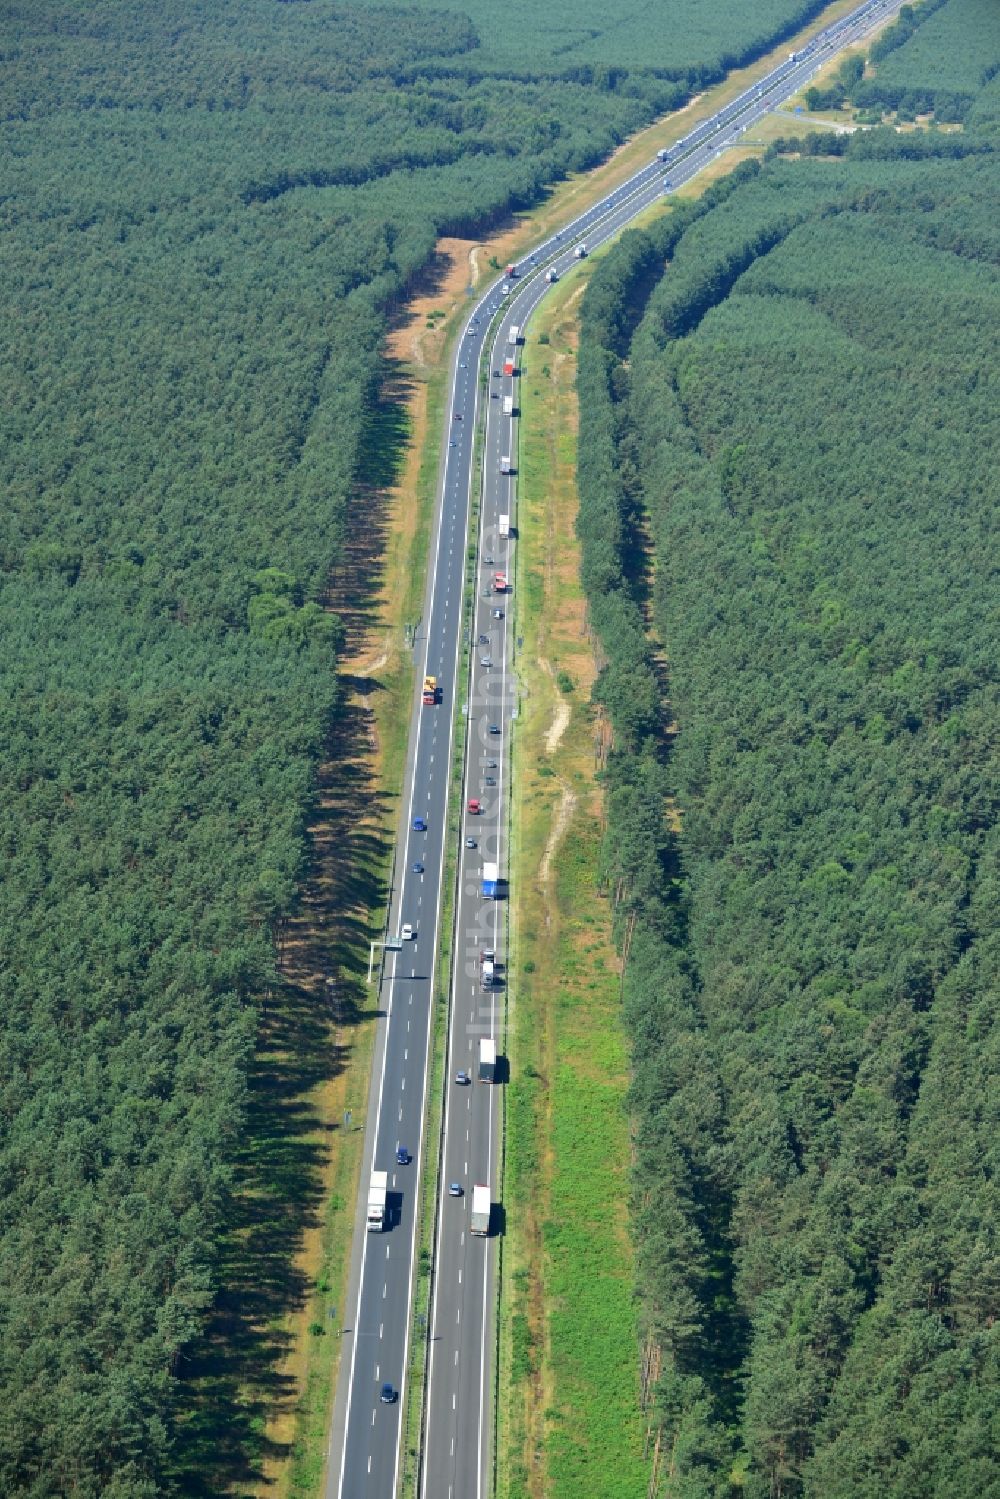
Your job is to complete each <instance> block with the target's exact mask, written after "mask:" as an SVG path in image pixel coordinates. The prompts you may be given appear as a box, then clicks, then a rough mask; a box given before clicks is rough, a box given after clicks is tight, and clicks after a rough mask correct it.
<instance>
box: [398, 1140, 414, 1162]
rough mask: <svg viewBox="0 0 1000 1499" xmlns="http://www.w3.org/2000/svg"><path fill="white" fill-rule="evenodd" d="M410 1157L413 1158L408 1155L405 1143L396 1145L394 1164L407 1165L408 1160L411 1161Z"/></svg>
mask: <svg viewBox="0 0 1000 1499" xmlns="http://www.w3.org/2000/svg"><path fill="white" fill-rule="evenodd" d="M412 1159H413V1157H412V1156H411V1155H410V1152H409V1151H408V1150H407V1148H406V1146H405V1145H397V1146H396V1165H397V1166H408V1165H409V1164H410V1162H411V1161H412Z"/></svg>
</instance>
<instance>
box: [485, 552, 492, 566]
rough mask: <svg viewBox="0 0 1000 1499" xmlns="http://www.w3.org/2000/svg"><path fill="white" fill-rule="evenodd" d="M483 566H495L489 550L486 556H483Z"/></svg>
mask: <svg viewBox="0 0 1000 1499" xmlns="http://www.w3.org/2000/svg"><path fill="white" fill-rule="evenodd" d="M483 566H484V567H492V566H493V558H492V557H491V556H490V554H489V552H487V553H486V556H485V557H484V558H483Z"/></svg>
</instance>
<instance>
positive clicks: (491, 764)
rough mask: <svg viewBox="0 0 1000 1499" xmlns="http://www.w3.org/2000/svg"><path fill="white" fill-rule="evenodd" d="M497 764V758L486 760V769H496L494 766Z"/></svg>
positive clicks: (498, 762)
mask: <svg viewBox="0 0 1000 1499" xmlns="http://www.w3.org/2000/svg"><path fill="white" fill-rule="evenodd" d="M499 764H500V761H499V760H487V762H486V769H487V770H496V768H497V766H498V765H499Z"/></svg>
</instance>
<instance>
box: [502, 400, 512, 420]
mask: <svg viewBox="0 0 1000 1499" xmlns="http://www.w3.org/2000/svg"><path fill="white" fill-rule="evenodd" d="M503 414H504V416H513V415H514V397H513V396H504V398H503Z"/></svg>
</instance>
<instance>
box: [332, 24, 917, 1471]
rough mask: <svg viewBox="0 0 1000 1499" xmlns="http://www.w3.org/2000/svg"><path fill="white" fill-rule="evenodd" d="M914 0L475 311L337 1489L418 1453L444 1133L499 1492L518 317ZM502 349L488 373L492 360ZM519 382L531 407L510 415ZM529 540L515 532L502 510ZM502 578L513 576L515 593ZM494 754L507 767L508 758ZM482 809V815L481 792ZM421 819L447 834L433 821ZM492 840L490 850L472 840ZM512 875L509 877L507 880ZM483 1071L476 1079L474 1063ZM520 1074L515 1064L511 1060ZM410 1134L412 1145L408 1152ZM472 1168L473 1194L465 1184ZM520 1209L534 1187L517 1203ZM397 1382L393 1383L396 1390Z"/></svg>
mask: <svg viewBox="0 0 1000 1499" xmlns="http://www.w3.org/2000/svg"><path fill="white" fill-rule="evenodd" d="M899 3H900V0H876V3H868V4H865V5H864V6H861V7H859V8H858V9H857V10H855V11H853V12H851V13H850V14H849V15H848V16H846V17H844V18H843V19H842V20H841V21H839V22H837V23H836V25H834V26H830V27H828V28H827V29H826V30H824V31H822V32H819V33H817V35H816V36H815V37H814V38H813V39H812V41H811V42H809V44H808V45H807V46H806V47H805V48H804V49H803V50H802V51H800V52H798V53H797V54H796V55H795V56H794V57H789V58H787V59H786V60H785V61H783V62H782V63H780V64H779V65H778V66H777V67H776V68H775V69H774V70H773V71H772V72H771V73H770V74H769V75H767V77H765V78H763V79H762V80H760V82H758V83H756V84H754V85H753V86H752V87H751V88H749V89H747V90H746V91H745V92H744V93H743V94H741V95H740V96H739V97H738V98H736V99H734V100H733V101H732V102H731V103H729V104H727V105H726V106H725V107H724V108H723V109H721V110H720V111H719V113H718V114H716V115H714V116H713V117H712V118H711V119H708V120H705V121H703V122H702V123H701V124H699V125H697V126H696V127H695V128H694V129H693V130H692V132H691V134H690V135H688V136H687V137H686V138H685V139H684V140H682V141H679V142H678V143H677V145H675V146H674V147H672V148H671V149H670V151H669V152H668V154H667V157H666V160H654V161H651V162H650V163H649V164H648V165H646V166H644V167H643V168H641V169H640V170H639V171H638V172H636V173H635V174H634V175H633V176H632V177H631V178H629V180H628V181H627V182H625V183H623V184H622V185H621V186H620V187H618V188H616V189H615V190H614V191H613V192H612V193H611V194H609V195H608V197H606V198H605V199H603V200H602V201H601V202H600V203H598V204H596V205H595V206H594V207H593V208H590V209H588V210H587V212H586V213H584V214H581V215H580V216H579V217H578V218H576V219H575V220H573V221H572V222H571V223H569V224H567V225H566V226H565V227H564V228H563V229H561V230H560V231H558V232H557V233H555V234H553V235H552V236H551V237H550V238H549V239H547V240H546V241H545V242H544V243H543V244H541V245H539V246H538V247H537V248H536V249H535V250H534V251H532V252H531V254H530V255H529V256H527V257H526V258H524V259H522V260H521V261H520V262H519V264H518V272H517V275H516V277H515V278H513V279H511V278H508V277H499V278H498V279H497V280H496V281H495V282H494V284H493V285H492V286H491V287H490V288H489V289H488V290H487V291H486V292H485V294H484V295H483V296H482V297H481V299H480V300H479V302H478V303H477V305H476V307H475V310H474V311H473V312H472V313H471V315H470V317H469V321H468V323H467V325H466V327H465V330H464V332H463V336H462V338H461V339H460V341H459V345H458V349H457V352H456V355H455V360H454V364H453V368H452V380H451V395H450V400H449V405H448V408H447V411H446V423H445V432H444V435H443V438H442V480H441V484H440V491H439V496H438V506H437V514H436V521H435V535H434V543H433V553H432V557H431V567H430V569H429V575H428V585H427V595H426V600H425V605H424V612H423V618H422V621H421V625H420V627H419V629H418V631H417V636H416V640H415V647H414V650H415V664H416V667H417V672H416V675H417V689H418V690H417V693H416V703H415V706H414V710H413V721H412V724H411V730H410V740H409V745H410V748H409V753H408V758H407V764H406V773H405V780H404V786H405V788H406V789H405V796H404V801H405V819H404V820H403V822H402V825H401V827H400V831H399V854H398V857H397V862H396V880H395V889H394V891H393V899H392V905H391V916H390V930H391V932H393V933H399V932H401V930H402V928H403V925H404V923H409V924H410V925H411V926H412V927H413V929H414V936H413V937H412V938H410V939H408V940H406V941H405V942H403V943H402V946H401V948H400V950H398V951H393V952H389V953H387V954H386V961H385V967H384V976H383V983H382V989H381V1020H380V1030H379V1037H378V1044H377V1046H376V1056H375V1070H374V1075H373V1079H372V1091H371V1107H370V1109H369V1123H368V1140H367V1146H368V1149H367V1153H366V1162H365V1171H364V1178H363V1184H362V1186H363V1190H362V1197H363V1199H364V1200H363V1201H362V1202H360V1203H359V1205H358V1212H357V1228H356V1236H355V1246H354V1256H353V1262H352V1275H351V1289H350V1299H349V1304H348V1308H347V1312H346V1314H345V1325H344V1337H345V1339H346V1340H347V1343H348V1345H349V1346H348V1347H345V1351H344V1358H343V1360H342V1368H341V1380H340V1386H339V1388H338V1394H337V1401H336V1405H335V1409H334V1418H333V1424H332V1430H331V1443H330V1462H329V1474H328V1483H327V1495H328V1499H336V1496H339V1499H360V1496H365V1499H369V1496H372V1499H374V1496H377V1499H390V1496H393V1495H394V1494H395V1493H396V1490H397V1487H398V1483H399V1475H400V1471H401V1461H402V1416H403V1411H404V1403H405V1396H406V1389H405V1382H406V1369H407V1363H408V1358H409V1339H410V1322H411V1316H410V1312H411V1307H412V1300H413V1286H414V1271H415V1258H416V1250H417V1244H416V1229H417V1225H416V1220H415V1207H416V1204H417V1198H418V1190H417V1189H418V1182H419V1180H420V1173H421V1172H422V1170H423V1169H424V1162H425V1156H426V1154H427V1152H428V1150H429V1151H430V1152H431V1153H432V1154H433V1153H435V1152H436V1151H437V1150H438V1148H439V1145H440V1148H441V1163H442V1165H441V1196H440V1201H439V1203H438V1204H437V1234H436V1260H435V1266H434V1291H433V1301H432V1308H431V1319H430V1328H429V1334H430V1358H429V1371H428V1372H429V1379H428V1387H427V1395H426V1405H425V1412H424V1445H423V1455H422V1463H421V1469H420V1474H421V1492H422V1494H423V1495H424V1496H426V1499H485V1496H486V1495H487V1494H488V1493H489V1492H490V1477H491V1473H492V1451H491V1430H492V1410H491V1400H490V1389H491V1379H492V1353H493V1348H494V1327H493V1315H494V1303H495V1287H494V1282H493V1276H494V1254H493V1252H492V1243H491V1240H492V1238H493V1237H495V1236H496V1234H497V1233H499V1232H502V1229H503V1223H504V1218H503V1214H504V1208H503V1206H502V1205H501V1204H500V1203H499V1202H496V1200H495V1198H496V1192H495V1183H496V1176H497V1140H498V1130H497V1121H498V1097H497V1094H498V1089H499V1086H502V1083H501V1084H497V1083H494V1084H489V1083H481V1082H479V1081H478V1080H477V1072H478V1059H479V1045H480V1042H481V1040H483V1039H484V1038H495V1040H496V1041H497V1049H498V1051H500V1052H502V1049H503V1048H502V1042H503V1037H502V1034H501V1033H500V1017H501V1016H502V1013H503V981H504V976H503V968H502V963H503V956H504V942H503V936H504V931H505V920H504V914H505V907H504V902H503V899H499V900H494V899H484V898H483V897H482V894H481V889H482V879H481V875H482V866H483V864H484V862H486V861H492V862H495V863H497V864H498V865H499V871H500V875H501V877H504V876H506V874H507V873H508V870H507V866H506V862H505V861H506V854H507V850H506V845H505V828H506V822H505V816H506V813H505V796H506V792H507V788H508V785H509V771H508V762H509V749H510V734H511V725H512V714H513V712H514V709H515V703H516V691H515V684H514V681H513V678H512V676H511V672H510V661H511V651H510V648H509V647H510V641H509V640H508V627H509V624H510V613H509V611H510V609H511V607H512V606H513V600H514V599H515V598H516V592H517V567H516V550H517V542H516V524H517V477H516V474H515V473H506V472H503V469H505V468H506V467H507V464H506V463H505V462H504V460H505V459H507V458H509V459H510V460H511V464H512V466H516V454H517V433H516V424H517V415H516V412H517V407H518V385H519V378H518V376H517V374H514V375H513V376H511V375H505V374H504V373H503V370H504V360H505V358H508V357H513V358H514V359H515V361H516V360H517V359H518V358H519V357H520V349H519V346H515V345H514V344H512V343H511V342H510V328H511V326H512V325H516V326H517V327H518V328H519V329H523V328H524V326H525V324H526V323H527V322H528V321H529V318H530V315H531V313H532V311H533V310H534V308H535V307H536V306H537V305H538V303H539V301H540V300H541V298H542V297H543V296H544V295H545V293H546V291H547V290H548V287H549V285H550V284H551V283H550V281H549V280H547V279H546V276H547V273H551V274H552V275H554V276H555V277H557V278H560V279H561V278H562V277H563V276H564V275H565V274H566V273H567V272H569V271H571V270H572V268H573V267H574V265H576V264H577V263H578V262H579V260H580V259H582V258H583V256H584V253H590V252H591V251H592V250H594V249H596V248H597V246H598V245H601V244H603V243H604V242H605V241H606V240H608V239H610V238H611V237H613V236H614V235H615V234H617V233H619V232H620V231H621V229H622V228H623V227H624V226H625V225H627V224H628V223H629V222H630V221H631V220H632V219H634V218H635V217H636V215H637V214H639V213H641V212H642V211H643V210H644V209H645V208H647V207H648V206H649V205H650V204H651V203H653V202H655V201H656V200H657V199H658V198H659V197H661V196H662V195H663V193H664V192H665V191H666V192H670V191H673V190H675V189H676V188H678V187H680V186H682V185H683V184H684V183H686V182H687V181H689V180H690V179H691V178H692V177H694V176H696V175H697V173H698V172H700V171H701V170H702V169H703V168H704V167H705V166H706V165H707V164H708V163H709V162H710V161H712V160H714V159H715V157H716V156H717V155H719V154H720V152H721V151H723V150H724V149H725V148H726V147H727V146H729V145H732V144H734V143H735V142H736V141H737V140H738V139H739V137H740V135H741V134H742V133H743V132H744V131H745V130H746V129H747V127H748V126H750V125H753V124H754V123H755V122H756V121H757V120H759V119H761V118H762V117H763V116H764V115H765V114H767V113H768V111H769V110H770V109H772V108H773V107H775V106H776V105H777V104H779V103H781V102H782V101H783V100H785V99H787V98H788V97H789V95H790V94H792V93H795V92H796V91H797V90H798V89H800V88H802V87H803V85H804V84H806V83H807V82H808V81H809V79H810V78H811V77H812V76H813V74H814V73H815V72H816V71H817V69H818V68H819V67H820V66H821V65H822V64H824V63H825V62H826V61H827V60H828V59H829V57H830V55H831V54H832V53H833V52H834V51H836V50H839V49H840V48H842V47H844V46H846V45H847V44H848V43H850V42H851V41H854V40H857V39H859V38H860V37H862V36H864V35H865V34H866V33H867V32H869V31H870V30H872V29H873V28H874V27H875V26H877V25H881V24H883V23H884V21H885V19H886V17H887V16H891V15H892V14H894V13H895V11H897V10H898V8H899ZM484 353H485V354H486V355H487V356H488V357H487V358H486V359H485V364H484V370H485V380H484V381H483V382H480V380H479V371H480V366H481V364H483V356H484ZM505 397H506V398H509V400H510V404H511V405H512V406H513V408H514V410H513V413H511V412H509V411H508V410H505V404H506V403H505ZM481 418H484V420H483V422H482V425H483V427H484V429H485V435H484V441H483V445H482V451H481V465H482V467H481V477H482V498H483V503H482V510H481V516H480V531H479V535H478V537H477V538H475V539H476V544H477V548H478V551H477V567H476V573H477V581H476V588H475V599H474V618H473V620H472V623H471V641H470V644H471V647H472V650H471V670H470V673H469V680H468V681H466V680H463V681H462V682H459V680H458V673H459V664H460V660H461V648H462V644H463V640H464V639H468V638H469V635H470V627H469V620H468V616H467V614H466V615H465V616H463V599H462V590H463V579H464V571H465V561H466V547H467V537H466V529H467V521H468V516H469V514H470V501H471V498H472V495H473V487H474V482H475V481H476V480H477V478H478V477H479V473H478V472H474V449H475V441H474V439H475V433H476V430H477V427H478V426H479V425H480V419H481ZM501 515H506V516H508V517H509V518H510V527H511V531H512V533H513V534H512V535H511V536H510V537H503V536H501V534H500V529H501V528H500V517H501ZM497 573H503V574H504V575H505V577H506V579H507V582H508V585H509V591H504V592H497V591H496V576H495V575H496V574H497ZM427 673H430V674H432V675H434V676H436V677H437V679H438V683H439V688H440V692H439V701H438V702H437V703H436V704H435V705H434V706H432V707H425V706H423V705H422V704H421V702H420V687H421V685H422V679H423V677H424V675H425V674H427ZM456 693H459V694H460V698H459V701H460V704H461V705H464V706H465V707H466V710H467V724H466V727H467V731H468V748H467V756H466V767H465V778H464V785H463V816H462V832H461V844H462V846H461V855H460V867H459V880H458V905H457V919H456V928H455V930H456V934H457V940H456V954H455V964H454V971H453V973H452V975H451V1012H452V1014H451V1024H450V1029H449V1039H448V1067H447V1078H448V1081H447V1089H446V1095H445V1109H444V1125H443V1131H444V1133H443V1141H441V1142H439V1141H438V1140H436V1139H435V1140H432V1141H425V1140H424V1137H423V1136H424V1131H423V1123H424V1115H425V1105H426V1094H427V1084H428V1065H429V1048H430V1041H431V1014H430V1007H431V994H432V985H433V979H434V969H435V962H436V955H437V952H438V946H439V942H438V926H439V918H440V912H441V901H442V894H443V871H444V859H445V843H444V839H445V831H446V815H447V793H448V786H449V781H450V771H451V764H452V736H451V724H452V719H453V714H454V711H455V706H456ZM494 762H495V763H494ZM473 798H475V799H476V800H478V801H479V803H480V804H481V810H480V811H479V812H478V813H471V812H469V811H468V810H467V808H468V803H469V801H470V799H473ZM417 819H420V820H422V821H423V822H424V823H425V824H426V829H418V828H415V826H414V823H415V821H416V820H417ZM467 839H474V840H475V847H474V848H468V847H466V846H465V845H466V840H467ZM501 890H503V887H501ZM488 949H492V950H493V951H494V952H495V953H496V956H497V959H498V961H499V964H500V977H499V982H498V983H496V984H495V985H494V986H486V985H485V984H484V983H483V978H482V972H481V963H480V954H481V953H482V952H483V951H485V950H488ZM460 1070H461V1071H464V1072H466V1073H468V1074H469V1076H470V1078H471V1081H470V1082H469V1083H467V1084H461V1083H458V1082H456V1081H455V1077H456V1074H457V1072H458V1071H460ZM500 1076H501V1078H502V1076H503V1073H502V1064H501V1070H500ZM399 1146H403V1147H405V1149H406V1150H407V1151H408V1152H409V1153H410V1155H411V1159H410V1161H409V1162H408V1163H407V1164H399V1163H397V1160H396V1153H397V1148H398V1147H399ZM372 1169H376V1170H385V1171H387V1172H388V1181H389V1195H388V1211H387V1225H386V1228H385V1230H384V1231H383V1232H378V1233H376V1232H366V1229H365V1209H366V1204H367V1193H368V1180H369V1172H370V1170H372ZM453 1182H454V1183H457V1185H458V1186H459V1187H460V1189H461V1194H462V1195H460V1196H452V1195H450V1192H449V1185H450V1184H451V1183H453ZM476 1183H486V1184H489V1185H490V1187H491V1193H492V1195H493V1197H494V1207H493V1214H492V1221H491V1237H486V1238H484V1237H479V1236H476V1235H473V1234H472V1232H471V1204H472V1189H473V1186H474V1185H475V1184H476ZM508 1208H509V1210H512V1211H516V1204H511V1205H508ZM386 1382H388V1383H390V1384H391V1385H392V1389H393V1395H394V1397H395V1398H394V1399H393V1400H392V1401H391V1402H389V1403H386V1402H384V1401H383V1399H382V1385H383V1384H384V1383H386Z"/></svg>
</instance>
